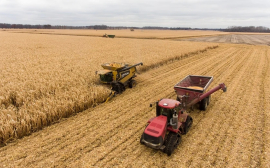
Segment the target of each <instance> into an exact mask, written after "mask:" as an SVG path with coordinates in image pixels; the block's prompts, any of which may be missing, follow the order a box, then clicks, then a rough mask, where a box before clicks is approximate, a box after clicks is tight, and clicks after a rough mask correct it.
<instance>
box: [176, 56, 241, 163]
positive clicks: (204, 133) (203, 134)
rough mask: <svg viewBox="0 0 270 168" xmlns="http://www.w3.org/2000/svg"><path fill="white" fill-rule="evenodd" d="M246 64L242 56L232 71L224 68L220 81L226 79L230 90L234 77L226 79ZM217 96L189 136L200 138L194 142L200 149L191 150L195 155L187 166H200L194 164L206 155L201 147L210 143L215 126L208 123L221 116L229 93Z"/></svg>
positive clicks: (213, 98) (188, 161)
mask: <svg viewBox="0 0 270 168" xmlns="http://www.w3.org/2000/svg"><path fill="white" fill-rule="evenodd" d="M240 58H241V57H240ZM244 64H245V57H243V58H241V59H240V60H239V61H238V62H236V63H235V64H234V66H233V67H232V68H231V70H232V71H229V72H228V71H226V69H223V70H224V71H226V72H227V73H226V75H224V76H221V77H220V78H219V80H218V81H224V82H225V84H226V85H227V87H228V89H229V92H230V91H231V89H232V88H231V87H233V86H234V85H232V83H231V82H230V81H231V80H232V79H233V78H231V79H230V80H228V79H227V80H224V79H226V78H229V77H230V76H234V74H235V72H237V71H238V70H239V69H241V68H242V66H243V65H244ZM236 81H237V80H236ZM220 94H221V93H216V94H215V95H216V96H215V97H218V95H220ZM215 97H212V103H211V104H210V106H209V107H211V108H210V109H208V112H207V113H206V115H205V116H204V118H202V119H201V121H200V123H199V125H198V126H197V130H196V131H195V133H194V134H193V135H192V136H193V137H188V139H192V138H193V139H199V140H200V141H199V142H197V143H195V144H194V146H199V149H197V147H194V149H193V151H191V153H193V155H192V156H191V157H190V158H189V159H188V160H187V161H186V166H190V165H191V166H198V165H194V163H198V161H197V160H201V159H203V157H205V156H204V154H205V153H204V152H203V149H201V148H202V147H203V145H204V142H205V143H207V144H209V139H208V138H207V137H208V135H210V134H211V133H212V127H213V126H215V122H214V123H212V121H210V123H209V124H207V123H208V122H209V121H208V118H213V116H216V115H217V116H219V113H220V110H219V108H220V106H221V104H222V102H224V101H225V100H226V99H228V98H229V95H228V93H226V94H224V95H222V97H219V98H218V99H217V100H215ZM223 99H225V100H223ZM220 102H221V103H220ZM216 108H218V110H215V111H213V110H212V109H216ZM216 111H217V112H216ZM204 125H206V126H207V127H209V128H211V129H207V127H206V128H205V129H204V128H203V127H204ZM201 129H202V130H201ZM206 146H207V145H206ZM180 151H181V150H180ZM198 154H199V156H197V155H198ZM182 157H185V156H182ZM201 162H202V161H201ZM199 163H200V162H199Z"/></svg>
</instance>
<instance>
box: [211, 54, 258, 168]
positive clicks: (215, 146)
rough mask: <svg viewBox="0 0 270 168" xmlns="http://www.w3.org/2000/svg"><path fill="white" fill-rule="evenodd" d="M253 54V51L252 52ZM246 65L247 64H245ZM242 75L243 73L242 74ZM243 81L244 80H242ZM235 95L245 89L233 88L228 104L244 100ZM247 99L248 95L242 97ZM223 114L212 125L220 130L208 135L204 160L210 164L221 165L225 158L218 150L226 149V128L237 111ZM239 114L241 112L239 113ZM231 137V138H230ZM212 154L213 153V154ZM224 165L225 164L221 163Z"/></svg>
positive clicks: (242, 93)
mask: <svg viewBox="0 0 270 168" xmlns="http://www.w3.org/2000/svg"><path fill="white" fill-rule="evenodd" d="M252 54H254V52H253V53H252ZM248 63H249V65H251V64H253V62H251V59H249V61H248ZM247 65H248V64H247ZM247 68H248V67H247V66H246V67H245V68H243V69H245V70H246V69H247ZM242 72H245V71H242ZM242 75H244V74H242ZM242 75H241V76H239V77H240V78H242V77H245V76H242ZM243 83H244V82H243ZM237 85H238V86H239V85H242V84H241V83H238V84H236V86H237ZM237 95H240V96H243V95H245V90H243V89H240V90H239V88H237V90H235V91H234V92H233V95H229V97H230V98H232V97H235V98H236V99H235V98H233V99H232V100H230V99H227V101H228V103H229V104H233V103H235V102H237V103H238V104H240V103H241V102H242V101H246V100H245V99H240V100H239V99H237ZM244 98H246V99H247V100H248V97H246V96H245V97H244ZM230 101H234V102H231V103H230ZM220 108H221V109H223V108H226V104H224V105H223V107H222V106H221V107H220ZM221 112H222V111H221ZM223 112H224V114H222V115H221V116H219V118H217V119H216V120H218V121H216V120H214V121H216V127H212V128H213V129H214V130H220V131H219V132H218V133H217V134H214V135H213V136H210V137H211V138H210V139H212V140H211V142H210V143H211V144H212V145H211V148H210V149H209V150H208V151H209V153H210V154H209V155H208V158H207V159H206V160H208V161H210V163H211V165H212V166H221V165H222V164H224V163H223V159H224V160H225V158H223V157H222V156H221V155H222V154H224V153H225V152H224V153H223V152H219V151H221V150H222V149H223V148H225V149H226V150H228V145H225V141H226V139H227V138H228V136H230V135H231V133H230V132H228V130H229V129H230V127H231V125H232V124H233V122H234V118H236V117H238V113H237V114H234V113H235V112H237V109H236V110H233V108H232V109H230V110H229V109H228V110H227V111H223ZM239 115H241V114H239ZM219 121H221V123H222V125H221V124H220V125H219V124H218V123H219ZM230 139H231V138H230ZM213 154H214V155H213ZM223 166H225V165H223Z"/></svg>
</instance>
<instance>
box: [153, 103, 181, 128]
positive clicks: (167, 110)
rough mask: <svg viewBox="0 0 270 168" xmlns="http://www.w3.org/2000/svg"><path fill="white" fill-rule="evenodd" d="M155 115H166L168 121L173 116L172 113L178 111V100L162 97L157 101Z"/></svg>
mask: <svg viewBox="0 0 270 168" xmlns="http://www.w3.org/2000/svg"><path fill="white" fill-rule="evenodd" d="M156 108H157V109H156V116H160V115H163V116H166V117H167V121H168V123H170V119H171V118H172V117H173V114H174V113H178V112H179V110H180V102H179V101H176V100H172V99H162V100H160V101H159V102H157V105H156Z"/></svg>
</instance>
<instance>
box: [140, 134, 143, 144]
mask: <svg viewBox="0 0 270 168" xmlns="http://www.w3.org/2000/svg"><path fill="white" fill-rule="evenodd" d="M142 139H143V135H142V136H141V139H140V143H141V144H143V142H142Z"/></svg>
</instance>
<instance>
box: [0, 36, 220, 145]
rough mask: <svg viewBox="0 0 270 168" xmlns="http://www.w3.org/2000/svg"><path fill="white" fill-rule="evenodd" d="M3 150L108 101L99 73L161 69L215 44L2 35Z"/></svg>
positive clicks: (0, 111)
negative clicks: (119, 66)
mask: <svg viewBox="0 0 270 168" xmlns="http://www.w3.org/2000/svg"><path fill="white" fill-rule="evenodd" d="M0 37H1V39H2V41H4V42H2V43H0V47H1V50H0V55H1V57H0V71H1V73H0V145H4V144H6V143H7V142H9V141H12V140H14V139H17V138H20V137H23V136H25V135H29V134H31V133H32V132H35V131H37V130H40V129H42V128H43V127H44V126H47V125H50V124H51V123H54V122H58V121H59V120H60V119H62V118H65V117H68V116H71V115H74V114H75V113H78V112H81V111H83V110H86V109H88V108H91V107H93V106H96V105H97V104H98V103H101V102H103V101H104V100H106V97H107V96H108V95H109V93H110V90H109V89H108V88H107V87H104V86H103V85H100V84H99V83H98V78H99V77H98V76H97V75H95V71H96V70H99V69H101V66H100V65H101V64H102V63H106V62H113V61H116V62H127V63H132V64H135V63H138V62H143V63H144V66H143V67H140V68H139V69H140V71H142V72H143V71H146V70H148V69H150V68H154V67H158V66H161V65H163V64H166V63H169V62H172V61H174V60H179V59H182V58H185V57H188V56H189V55H192V54H193V55H194V54H196V53H198V52H203V51H206V50H207V49H211V48H215V47H217V45H216V43H202V42H199V43H194V42H177V41H164V40H140V39H106V38H101V37H81V36H67V35H53V36H51V35H43V34H27V33H12V32H9V31H0Z"/></svg>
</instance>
